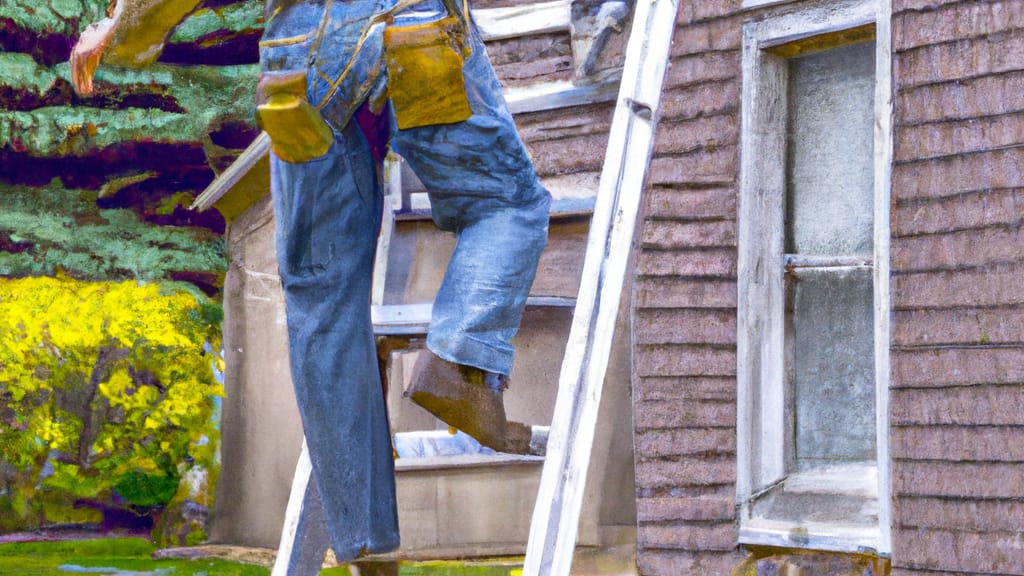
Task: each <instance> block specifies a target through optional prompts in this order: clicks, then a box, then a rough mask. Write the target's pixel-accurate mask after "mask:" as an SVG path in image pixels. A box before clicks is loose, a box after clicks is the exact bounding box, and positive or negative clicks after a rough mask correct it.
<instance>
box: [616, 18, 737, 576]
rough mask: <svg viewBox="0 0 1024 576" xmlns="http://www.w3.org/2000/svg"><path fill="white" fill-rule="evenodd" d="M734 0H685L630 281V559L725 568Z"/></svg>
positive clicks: (729, 559) (731, 426)
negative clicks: (634, 521) (634, 522)
mask: <svg viewBox="0 0 1024 576" xmlns="http://www.w3.org/2000/svg"><path fill="white" fill-rule="evenodd" d="M738 9H739V2H738V1H732V0H714V1H708V2H683V3H682V5H681V7H680V10H679V14H678V19H677V26H678V27H677V30H676V34H675V38H674V42H673V47H672V51H671V58H672V60H671V66H670V67H669V70H668V72H667V73H666V79H665V93H664V95H663V99H662V109H661V118H660V121H659V124H658V137H657V141H656V143H655V149H654V157H653V159H652V162H651V168H650V176H649V186H648V190H647V191H646V204H645V212H644V223H643V227H642V230H641V232H640V235H639V242H640V246H641V250H640V253H639V256H638V258H637V264H636V274H637V282H636V285H635V287H634V296H633V299H634V307H635V310H636V312H635V316H634V365H635V366H636V368H635V370H636V373H637V378H636V380H635V382H634V393H633V396H634V423H635V426H636V430H635V434H636V437H635V450H636V458H637V464H636V467H637V468H636V478H637V495H638V500H637V510H638V523H639V530H638V536H637V547H638V566H639V571H640V573H641V574H643V575H652V576H653V575H665V576H675V575H678V574H713V575H718V574H729V573H730V572H731V571H732V568H733V567H735V566H736V565H737V564H739V563H740V561H741V560H742V558H743V556H742V555H741V554H740V553H739V552H738V551H737V545H736V541H737V532H736V512H735V494H736V487H735V486H736V470H737V469H736V259H737V251H736V235H737V227H736V210H737V203H736V194H737V180H738V176H739V139H740V134H739V106H740V86H741V84H740V78H741V68H740V50H739V48H740V24H741V20H740V19H739V18H738V17H737V16H735V13H736V12H737V11H738Z"/></svg>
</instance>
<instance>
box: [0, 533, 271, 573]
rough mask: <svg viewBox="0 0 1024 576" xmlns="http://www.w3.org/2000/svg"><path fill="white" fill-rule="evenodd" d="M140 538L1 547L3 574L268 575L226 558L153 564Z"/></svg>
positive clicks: (148, 548) (148, 546) (148, 547)
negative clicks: (225, 559)
mask: <svg viewBox="0 0 1024 576" xmlns="http://www.w3.org/2000/svg"><path fill="white" fill-rule="evenodd" d="M155 550H156V547H155V546H154V545H153V544H152V543H150V542H148V541H146V540H143V539H141V538H114V539H104V540H76V541H67V542H19V543H13V544H0V574H3V575H4V576H58V575H60V576H70V575H72V574H85V575H90V576H108V575H116V576H129V575H130V576H150V575H152V576H267V575H268V574H270V570H268V569H266V568H263V567H261V566H252V565H249V564H239V563H237V562H227V561H224V560H153V559H152V557H151V556H152V554H153V552H154V551H155Z"/></svg>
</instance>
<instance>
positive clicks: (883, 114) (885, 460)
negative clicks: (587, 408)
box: [736, 0, 892, 555]
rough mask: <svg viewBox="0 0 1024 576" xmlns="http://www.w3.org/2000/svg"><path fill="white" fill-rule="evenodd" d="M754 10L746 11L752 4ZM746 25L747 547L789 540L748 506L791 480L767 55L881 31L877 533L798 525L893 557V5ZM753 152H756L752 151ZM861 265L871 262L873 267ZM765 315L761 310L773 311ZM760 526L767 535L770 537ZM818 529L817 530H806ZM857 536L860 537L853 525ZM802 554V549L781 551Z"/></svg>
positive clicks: (850, 0)
mask: <svg viewBox="0 0 1024 576" xmlns="http://www.w3.org/2000/svg"><path fill="white" fill-rule="evenodd" d="M745 5H747V4H746V3H745ZM789 9H790V6H787V7H786V10H787V12H786V13H783V14H780V15H776V16H768V17H767V18H764V19H762V20H759V21H755V22H748V23H747V24H745V25H744V27H743V93H742V104H741V108H742V118H741V126H742V128H741V135H742V136H741V137H742V139H743V141H742V142H741V147H742V150H744V151H746V152H744V153H741V155H740V156H741V166H740V202H739V237H738V244H739V254H738V265H737V275H738V291H739V306H738V322H737V380H738V390H737V402H738V406H737V464H738V470H737V495H736V496H737V503H738V504H739V505H740V509H741V530H740V540H741V542H749V543H761V544H776V545H779V544H781V541H779V540H778V539H777V538H775V536H772V534H774V532H773V530H774V528H770V527H769V528H765V526H762V524H764V522H765V521H764V520H763V519H751V518H750V514H749V513H750V511H749V506H748V503H749V502H750V500H751V498H752V497H753V496H754V495H755V493H757V492H758V491H759V490H760V489H761V488H762V487H765V486H771V485H773V484H775V483H778V482H779V481H781V480H782V479H783V478H784V477H785V476H786V461H787V458H788V456H789V454H788V452H787V448H786V447H785V445H786V442H785V436H786V422H785V414H784V411H785V407H784V405H783V400H782V399H783V398H784V397H785V382H784V379H783V376H782V370H781V369H780V365H781V364H780V363H781V362H782V361H783V358H784V346H785V344H784V339H783V330H784V326H783V324H784V322H783V312H784V310H783V306H784V302H783V299H782V297H781V296H782V294H783V291H782V282H783V275H782V270H783V264H784V262H783V259H784V254H783V249H782V248H783V231H782V226H781V222H782V213H781V210H782V203H783V202H782V199H783V198H784V194H785V173H784V170H783V169H782V167H784V166H785V118H786V103H785V99H786V98H785V91H786V84H787V79H786V61H785V59H784V58H783V57H781V56H778V55H776V54H773V53H771V52H769V51H767V50H766V49H768V48H772V47H776V46H780V45H782V44H786V43H789V42H793V41H796V40H801V39H805V38H809V37H812V36H818V35H822V34H828V33H831V32H837V31H841V30H846V29H851V28H856V27H859V26H862V25H865V24H872V23H873V24H875V43H876V54H875V66H876V68H875V81H876V84H875V112H874V114H875V118H874V122H875V132H874V140H875V142H874V159H873V162H874V186H875V191H874V198H875V200H874V202H875V204H874V226H875V229H874V238H873V239H874V250H875V252H874V255H873V258H872V261H871V263H870V264H872V265H874V274H875V278H874V279H875V282H874V290H875V294H874V302H875V374H876V376H875V377H876V383H877V385H876V428H875V429H876V443H877V446H878V448H877V453H876V458H877V466H878V491H879V528H878V529H877V530H874V531H870V532H871V534H873V537H874V538H875V540H874V541H871V542H869V541H866V540H864V538H867V537H868V532H865V531H863V530H859V529H858V530H854V531H853V532H850V533H849V534H850V536H851V537H850V538H846V539H843V538H837V537H836V536H835V534H833V533H832V532H833V531H832V530H831V529H827V530H826V529H823V528H822V527H820V526H815V525H810V524H808V525H807V526H803V527H801V530H802V536H801V538H802V539H804V540H806V545H805V546H801V547H816V546H818V545H822V546H825V545H828V546H830V548H827V549H837V550H838V549H841V550H846V551H864V550H874V551H877V552H878V553H879V554H881V555H887V554H889V553H890V551H891V536H890V524H891V502H890V500H891V499H890V490H891V488H890V487H891V469H890V462H889V451H888V441H889V427H888V381H889V362H890V361H889V342H890V337H889V330H890V328H889V201H890V200H889V187H890V180H891V177H890V174H891V164H892V131H891V115H892V101H891V95H890V92H891V76H892V68H891V32H890V19H891V7H890V3H889V1H888V0H842V1H838V2H828V3H824V4H815V5H813V6H810V7H808V8H807V9H804V10H797V11H788V10H789ZM751 151H756V153H747V152H751ZM864 264H867V262H865V263H864ZM766 310H767V311H768V312H764V311H766ZM762 528H763V529H762ZM812 529H813V530H814V531H816V532H814V533H809V532H808V530H812ZM851 530H852V529H851ZM784 545H786V546H794V543H793V542H789V543H787V544H784Z"/></svg>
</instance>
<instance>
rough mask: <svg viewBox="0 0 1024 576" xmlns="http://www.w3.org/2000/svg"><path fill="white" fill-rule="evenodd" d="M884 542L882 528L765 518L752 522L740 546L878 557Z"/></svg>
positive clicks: (743, 529) (741, 534)
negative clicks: (881, 544) (773, 547)
mask: <svg viewBox="0 0 1024 576" xmlns="http://www.w3.org/2000/svg"><path fill="white" fill-rule="evenodd" d="M880 540H881V533H880V531H879V529H878V527H873V528H869V527H865V526H860V525H856V524H850V525H842V524H819V523H815V522H800V523H797V522H785V521H776V520H767V519H765V518H756V519H753V520H748V521H747V522H744V524H743V526H742V527H741V528H740V531H739V541H740V544H755V545H759V546H775V547H779V548H805V549H808V550H824V551H829V552H854V553H858V554H878V542H879V541H880Z"/></svg>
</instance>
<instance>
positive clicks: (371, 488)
mask: <svg viewBox="0 0 1024 576" xmlns="http://www.w3.org/2000/svg"><path fill="white" fill-rule="evenodd" d="M395 2H396V0H277V1H276V2H271V3H270V5H269V6H268V18H267V27H266V31H265V33H264V38H263V42H261V49H260V60H261V63H262V68H263V73H264V74H274V73H288V72H294V71H296V70H303V69H307V70H308V74H307V87H308V98H309V101H310V103H311V104H313V105H314V106H317V107H318V108H319V109H320V111H321V114H322V115H323V117H324V119H325V120H326V121H327V122H328V124H329V125H330V126H331V129H332V131H333V132H334V136H335V139H334V142H333V144H332V145H331V147H330V149H329V151H328V152H327V154H326V155H324V156H322V157H320V158H316V159H314V160H312V161H309V162H305V163H301V164H294V163H288V162H284V161H282V160H280V159H278V158H276V157H273V158H272V160H271V190H272V195H273V202H274V212H275V218H276V226H277V233H276V246H277V254H278V266H279V269H280V274H281V280H282V284H283V287H284V293H285V301H286V307H287V318H288V335H289V344H290V353H291V369H292V378H293V380H294V385H295V394H296V398H297V401H298V405H299V411H300V413H301V416H302V421H303V426H304V430H305V435H306V441H307V444H308V447H309V451H310V456H311V460H312V463H313V478H312V481H311V482H310V483H309V489H308V490H307V493H306V497H305V502H304V504H305V505H304V510H306V511H308V512H309V513H306V514H304V515H303V519H302V525H300V527H299V538H298V539H297V542H296V547H295V550H294V552H293V558H295V559H298V558H299V557H300V556H301V557H302V558H316V556H317V554H318V553H319V558H320V559H322V558H323V550H324V549H325V548H326V547H327V546H330V547H332V548H333V549H334V552H335V554H336V555H337V558H338V559H339V560H341V561H345V560H350V559H353V558H356V557H357V556H359V555H360V554H362V553H365V552H384V551H388V550H393V549H394V548H396V547H398V545H399V535H398V520H397V510H396V504H395V480H394V463H393V459H392V449H391V437H390V431H389V426H388V421H387V417H386V414H385V406H384V399H383V397H382V394H381V386H380V377H379V373H378V370H377V361H376V347H375V344H374V336H373V332H372V326H371V323H370V283H371V278H372V276H373V274H372V272H373V264H374V258H375V251H376V240H377V234H378V230H379V227H380V221H381V211H382V195H381V182H380V178H379V174H380V172H379V166H378V162H379V157H380V153H379V148H380V146H379V141H380V140H381V136H382V135H383V140H384V141H387V138H388V136H390V145H391V148H392V149H393V150H394V151H395V152H397V153H398V154H400V155H401V156H402V157H403V158H404V159H405V160H406V161H407V162H408V163H409V165H410V167H411V168H412V169H413V170H414V171H415V172H416V174H417V176H419V178H420V179H421V180H422V181H423V183H424V184H425V185H426V187H427V189H428V191H429V195H430V200H431V206H432V210H433V218H434V221H435V222H436V223H437V225H438V226H439V227H440V228H442V229H444V230H447V231H451V232H454V233H456V234H457V235H458V244H457V247H456V249H455V253H454V255H453V257H452V260H451V263H450V264H449V266H448V269H447V272H446V274H445V277H444V281H443V283H442V285H441V288H440V290H439V291H438V293H437V296H436V299H435V301H434V312H433V318H432V322H431V328H430V332H429V334H428V337H427V346H428V347H429V348H430V350H431V351H433V352H434V353H435V354H437V355H438V356H440V357H441V358H444V359H446V360H449V361H452V362H456V363H459V364H466V365H471V366H476V367H478V368H482V369H485V370H488V371H492V372H497V373H501V374H508V373H509V372H510V371H511V368H512V359H513V348H512V345H511V342H510V341H511V339H512V337H513V336H514V335H515V333H516V331H517V329H518V326H519V321H520V318H521V315H522V310H523V307H524V305H525V303H526V297H527V294H528V292H529V288H530V285H531V284H532V282H533V278H534V274H535V272H536V268H537V262H538V259H539V257H540V253H541V250H542V249H543V247H544V245H545V243H546V240H547V226H548V208H549V203H550V194H549V193H548V192H547V190H545V189H544V188H543V186H541V184H540V181H539V179H538V178H537V175H536V173H535V171H534V168H533V164H532V162H531V161H530V158H529V156H528V155H527V152H526V150H525V148H524V147H523V144H522V142H521V140H520V139H519V136H518V135H517V133H516V128H515V125H514V123H513V120H512V117H511V115H510V114H509V112H508V110H507V108H506V105H505V102H504V99H503V97H502V94H501V87H500V85H499V83H498V80H497V78H496V76H495V74H494V70H493V69H492V67H491V64H490V62H489V61H488V59H487V55H486V53H485V50H484V46H483V43H482V42H481V40H480V37H479V34H478V32H477V31H476V29H475V26H471V27H470V28H471V32H470V38H469V45H470V46H471V50H472V52H471V55H470V56H469V57H468V58H467V59H466V62H465V65H464V67H463V72H464V76H465V81H466V91H467V96H468V99H469V102H470V107H471V109H472V112H473V114H472V116H471V117H470V118H469V119H468V120H466V121H464V122H459V123H456V124H445V125H435V126H422V127H418V128H411V129H407V130H399V129H398V126H397V124H396V122H395V120H394V119H393V117H392V115H391V114H389V107H388V105H387V104H386V100H385V99H384V98H380V97H378V95H380V94H383V93H384V91H383V88H384V86H385V85H386V80H387V79H386V75H387V72H386V69H385V66H384V65H383V30H384V26H385V22H384V19H383V18H377V15H380V14H384V13H386V12H388V11H389V10H392V9H394V8H395ZM446 14H447V13H446V11H445V8H444V6H443V5H442V4H441V2H440V1H439V0H424V1H422V2H419V3H417V4H415V5H414V6H412V7H410V8H405V9H402V10H400V11H397V12H395V14H394V22H395V24H396V25H403V24H406V23H412V22H415V21H417V19H421V20H422V19H427V20H430V19H437V18H441V17H443V16H445V15H446ZM375 102H380V103H381V104H382V105H383V108H382V109H381V110H380V112H379V115H374V114H373V112H376V111H375V110H374V108H375V107H376V106H377V104H375ZM368 109H369V111H370V114H367V111H368ZM367 118H370V121H366V120H367ZM374 120H376V124H377V128H378V130H375V129H374V128H373V125H374V124H375V122H374ZM381 124H383V129H384V130H383V131H380V130H379V128H380V127H381ZM368 136H369V138H368ZM375 144H378V145H377V146H375ZM321 513H322V514H323V515H324V517H321V516H320V514H321ZM321 521H323V522H325V523H326V526H327V529H328V534H327V535H323V534H322V530H320V529H316V528H314V527H312V524H313V523H318V522H321ZM325 537H326V538H328V539H329V541H327V540H325ZM310 562H311V563H310V565H309V566H308V568H307V569H306V570H307V571H308V573H309V574H316V573H318V572H317V571H318V570H319V560H318V561H316V566H315V567H314V566H313V564H312V561H310ZM299 564H301V563H299V562H295V563H293V566H299ZM300 570H301V569H300ZM294 573H295V574H300V573H301V574H305V572H300V571H299V570H296V571H294Z"/></svg>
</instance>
